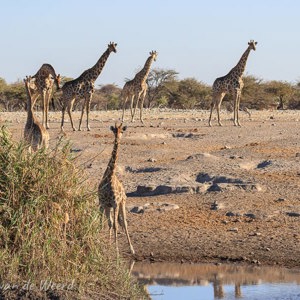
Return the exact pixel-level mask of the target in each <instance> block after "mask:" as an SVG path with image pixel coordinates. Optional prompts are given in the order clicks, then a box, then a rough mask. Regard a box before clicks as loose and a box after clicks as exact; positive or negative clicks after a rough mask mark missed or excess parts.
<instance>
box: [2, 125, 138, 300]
mask: <svg viewBox="0 0 300 300" xmlns="http://www.w3.org/2000/svg"><path fill="white" fill-rule="evenodd" d="M75 162H76V158H75V157H72V156H71V154H70V147H69V145H68V144H62V143H58V145H57V146H56V148H55V149H54V150H52V151H51V152H49V153H47V152H45V150H39V151H37V152H35V153H29V152H28V151H27V148H26V147H25V145H24V144H23V143H22V142H17V143H16V142H13V141H12V138H11V136H10V134H9V132H8V131H7V130H6V129H5V128H4V127H2V128H1V130H0V270H1V274H0V283H4V282H10V283H14V284H17V285H18V286H20V285H21V284H24V282H28V281H30V282H31V283H32V284H33V285H34V287H37V288H38V287H40V284H41V282H42V280H47V281H48V282H55V283H65V284H66V283H68V284H69V286H70V284H71V287H72V291H69V292H71V293H75V294H76V295H77V296H79V295H83V294H84V295H86V294H90V296H89V298H90V299H93V297H92V296H93V295H94V297H95V298H94V299H99V298H103V299H106V298H108V299H114V298H116V295H123V296H124V297H125V298H130V299H135V298H139V299H141V298H142V296H141V293H142V290H141V289H140V287H139V286H138V285H137V284H136V283H135V282H134V281H133V280H132V279H131V277H130V275H129V272H128V271H127V270H126V268H125V265H124V263H123V262H122V261H119V260H117V259H116V252H115V250H114V247H110V246H109V245H107V243H106V241H107V240H108V239H107V235H106V231H105V234H104V233H102V229H101V222H100V213H99V210H98V206H97V204H96V202H95V200H96V188H93V189H92V190H90V189H89V188H88V187H87V184H86V183H87V178H86V175H84V172H82V170H80V168H77V167H76V164H75ZM103 236H104V238H103ZM75 287H76V288H75ZM65 288H67V286H66V287H65ZM39 292H40V291H39ZM59 292H60V293H66V294H67V293H69V292H67V291H66V290H65V289H64V290H63V291H59ZM0 296H1V289H0Z"/></svg>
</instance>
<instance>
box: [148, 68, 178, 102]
mask: <svg viewBox="0 0 300 300" xmlns="http://www.w3.org/2000/svg"><path fill="white" fill-rule="evenodd" d="M177 75H178V73H177V72H176V71H175V70H172V69H152V70H151V71H150V73H149V76H148V79H147V84H148V93H147V99H146V103H147V106H148V107H153V106H156V105H161V104H162V103H165V100H164V101H161V100H162V99H165V97H167V96H166V92H167V86H168V84H169V83H170V82H174V81H175V80H176V79H177Z"/></svg>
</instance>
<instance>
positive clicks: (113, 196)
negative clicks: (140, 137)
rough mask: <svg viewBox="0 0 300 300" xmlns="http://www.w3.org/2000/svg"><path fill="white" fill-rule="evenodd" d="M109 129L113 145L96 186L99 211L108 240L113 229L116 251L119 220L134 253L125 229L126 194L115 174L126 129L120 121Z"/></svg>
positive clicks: (132, 251)
mask: <svg viewBox="0 0 300 300" xmlns="http://www.w3.org/2000/svg"><path fill="white" fill-rule="evenodd" d="M110 129H111V131H112V132H113V133H114V135H115V140H114V147H113V151H112V155H111V159H110V161H109V163H108V165H107V168H106V171H105V172H104V175H103V177H102V180H101V182H100V184H99V187H98V196H99V204H100V209H101V211H104V212H105V215H106V217H107V219H108V226H109V239H110V240H111V232H112V228H113V229H114V234H115V243H116V249H117V252H119V250H118V241H117V233H118V222H120V225H121V226H122V227H124V229H125V233H126V236H127V240H128V244H129V247H130V251H131V253H132V254H134V253H135V252H134V249H133V246H132V244H131V241H130V237H129V234H128V229H127V221H126V208H125V204H126V194H125V190H124V187H123V185H122V183H121V182H120V181H119V179H118V178H117V175H116V166H117V159H118V150H119V143H120V139H121V137H122V134H123V132H124V131H125V130H126V126H124V127H122V123H121V124H120V125H119V126H117V124H115V126H111V127H110ZM112 210H113V218H112V216H111V211H112ZM121 220H122V221H121Z"/></svg>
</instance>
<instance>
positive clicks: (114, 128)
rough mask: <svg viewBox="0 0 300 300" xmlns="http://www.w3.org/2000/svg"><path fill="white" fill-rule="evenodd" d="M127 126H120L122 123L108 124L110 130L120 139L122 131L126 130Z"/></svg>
mask: <svg viewBox="0 0 300 300" xmlns="http://www.w3.org/2000/svg"><path fill="white" fill-rule="evenodd" d="M126 129H127V126H123V127H122V123H121V124H120V125H119V126H118V125H117V123H116V124H115V126H110V130H111V131H112V132H113V133H114V135H115V138H116V139H120V138H121V137H122V134H123V132H124V131H126Z"/></svg>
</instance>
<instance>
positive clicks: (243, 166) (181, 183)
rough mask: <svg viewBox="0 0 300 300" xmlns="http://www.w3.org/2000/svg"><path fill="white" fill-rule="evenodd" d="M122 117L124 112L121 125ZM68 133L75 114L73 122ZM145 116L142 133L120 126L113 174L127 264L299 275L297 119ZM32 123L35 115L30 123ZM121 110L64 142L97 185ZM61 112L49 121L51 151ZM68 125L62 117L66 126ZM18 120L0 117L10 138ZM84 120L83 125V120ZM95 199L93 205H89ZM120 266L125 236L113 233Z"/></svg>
mask: <svg viewBox="0 0 300 300" xmlns="http://www.w3.org/2000/svg"><path fill="white" fill-rule="evenodd" d="M128 114H129V112H128V111H127V116H128ZM73 115H74V121H75V124H76V125H75V126H78V120H79V115H80V113H79V112H75V113H73ZM208 115H209V112H208V111H196V110H193V111H168V110H165V111H160V110H151V111H145V118H144V119H145V126H142V125H141V123H140V122H138V121H137V122H135V123H130V122H128V123H127V124H126V125H128V129H127V131H126V132H125V134H124V136H123V138H122V141H121V149H120V153H119V161H118V165H119V168H118V173H119V177H120V179H121V180H122V181H123V184H124V186H125V189H126V191H127V193H128V199H127V206H128V211H129V213H128V216H127V219H128V226H129V233H130V236H131V238H132V243H133V246H134V248H135V251H136V253H137V254H136V256H135V259H136V260H150V261H175V262H225V261H226V262H240V263H247V264H262V265H274V264H278V265H282V266H287V267H296V268H299V267H300V232H299V224H300V165H299V163H300V112H299V111H253V112H252V116H251V119H250V118H249V117H248V115H247V114H245V113H243V112H241V113H240V121H241V123H242V127H240V128H239V127H234V126H233V122H232V120H231V118H232V113H227V112H225V111H222V114H221V118H222V121H223V125H224V126H223V127H219V126H217V123H216V120H213V121H214V123H213V125H214V126H213V127H211V128H210V127H208V125H207V120H208ZM38 116H39V117H40V114H38ZM120 116H121V111H112V112H91V114H90V120H91V128H92V130H91V131H90V132H88V131H86V130H85V126H83V128H84V131H82V132H73V131H72V130H71V127H70V123H69V122H67V123H66V124H65V131H66V133H67V135H66V137H65V138H66V139H70V141H71V143H72V149H73V150H74V152H75V153H76V155H77V154H79V158H78V161H77V163H78V164H81V166H83V167H84V168H85V170H86V171H87V172H88V174H90V175H89V177H90V182H91V187H93V186H95V187H96V186H97V184H98V182H99V181H100V179H101V177H102V175H103V172H104V170H105V168H106V166H107V163H108V160H109V158H110V155H111V151H112V143H113V134H112V133H111V131H110V130H109V127H110V126H111V125H114V123H115V122H116V121H118V120H119V118H120ZM60 117H61V113H59V112H57V113H53V112H52V113H50V125H51V129H50V130H49V133H50V138H51V145H52V147H53V146H54V145H55V143H56V140H57V137H58V135H59V132H60ZM66 119H67V121H68V118H66ZM25 120H26V113H25V112H18V113H0V122H1V124H6V125H7V126H8V127H9V128H10V130H11V132H12V133H13V136H14V138H15V139H20V138H21V137H22V135H23V128H24V125H25ZM84 120H85V119H84ZM96 205H97V199H95V206H96ZM119 241H120V242H121V244H122V249H123V252H124V255H125V256H126V257H129V256H130V255H129V247H128V246H127V244H126V239H125V234H124V233H123V232H121V233H120V234H119Z"/></svg>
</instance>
